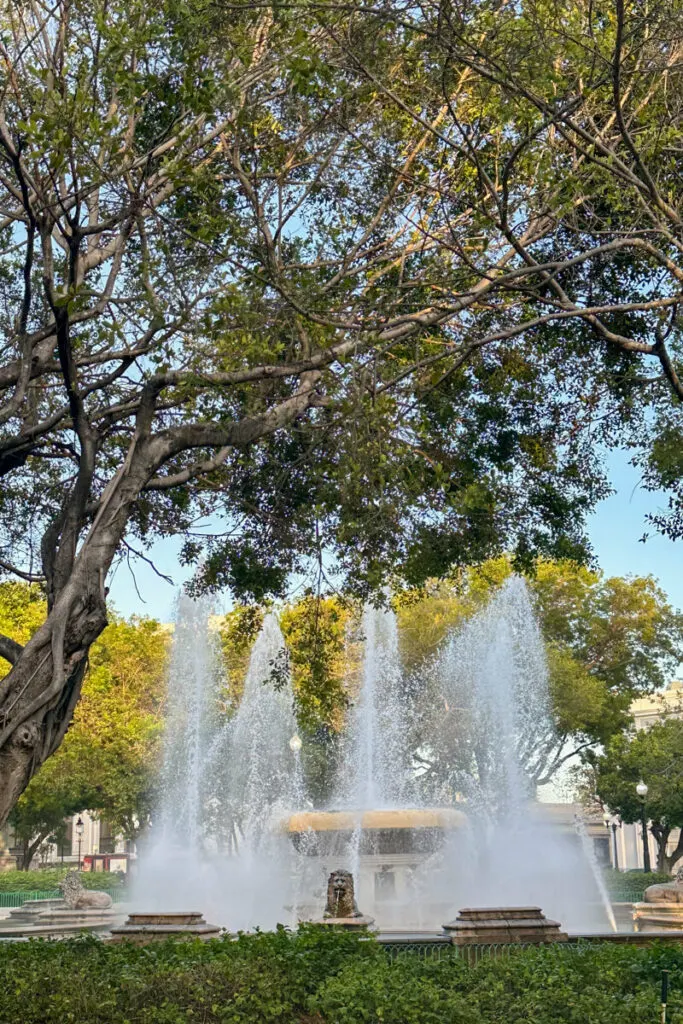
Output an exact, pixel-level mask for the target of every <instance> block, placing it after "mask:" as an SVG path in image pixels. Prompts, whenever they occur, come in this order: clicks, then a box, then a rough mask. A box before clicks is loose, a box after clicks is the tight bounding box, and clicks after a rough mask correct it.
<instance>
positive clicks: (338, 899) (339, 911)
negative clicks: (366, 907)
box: [324, 870, 362, 918]
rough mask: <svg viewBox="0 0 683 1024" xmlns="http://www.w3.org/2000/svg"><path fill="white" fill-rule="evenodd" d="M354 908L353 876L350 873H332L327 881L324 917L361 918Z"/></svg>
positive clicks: (355, 907)
mask: <svg viewBox="0 0 683 1024" xmlns="http://www.w3.org/2000/svg"><path fill="white" fill-rule="evenodd" d="M361 916H362V915H361V913H360V911H359V909H358V907H357V906H356V900H355V896H354V890H353V875H352V874H351V872H350V871H341V870H339V871H333V872H332V874H331V875H330V877H329V879H328V881H327V905H326V907H325V914H324V917H336V918H342V917H346V918H349V917H361Z"/></svg>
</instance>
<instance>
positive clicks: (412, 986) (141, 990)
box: [0, 926, 683, 1024]
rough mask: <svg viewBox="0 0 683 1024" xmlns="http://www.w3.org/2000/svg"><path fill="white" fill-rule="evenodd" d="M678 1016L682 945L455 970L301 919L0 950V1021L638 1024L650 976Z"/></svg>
mask: <svg viewBox="0 0 683 1024" xmlns="http://www.w3.org/2000/svg"><path fill="white" fill-rule="evenodd" d="M664 969H666V970H669V971H670V976H671V990H670V991H671V995H670V1005H671V1017H672V1019H674V1020H680V1019H681V1016H680V1015H681V1014H682V1013H683V998H682V996H681V993H682V992H683V949H681V948H680V947H675V946H654V947H651V948H646V949H643V948H639V947H634V946H615V945H611V944H609V943H595V944H586V945H584V946H579V947H576V946H562V945H557V946H551V947H538V948H528V949H512V950H509V951H508V953H507V955H505V956H504V957H499V958H496V957H493V958H490V959H486V960H483V961H481V962H479V963H478V964H476V965H475V966H468V964H467V963H466V962H465V961H464V960H459V959H458V958H457V955H456V954H455V952H451V954H450V955H449V956H447V957H446V958H445V959H443V960H442V961H439V962H429V961H423V960H419V959H417V958H414V957H413V956H412V955H410V954H402V955H400V956H399V957H398V958H396V959H393V960H392V959H390V958H389V956H388V955H387V954H386V953H385V952H384V950H383V949H382V947H381V946H380V945H379V944H378V943H377V942H375V941H374V940H373V939H372V938H369V937H367V936H362V935H361V936H359V935H356V934H349V933H339V932H333V931H331V930H329V929H324V928H319V927H314V926H304V927H302V928H301V929H299V931H298V932H296V933H292V932H289V931H286V930H285V929H284V928H279V929H278V930H277V931H275V932H264V933H256V934H254V935H243V936H240V937H239V938H238V939H237V941H231V940H229V939H220V940H214V941H212V942H209V943H201V942H175V943H174V942H165V943H159V944H155V945H150V946H146V947H142V948H140V947H136V946H131V945H129V944H126V943H124V944H122V945H118V946H116V945H106V944H104V943H102V942H100V941H98V940H97V939H93V938H87V939H83V940H76V941H69V942H40V941H32V942H27V943H5V944H0V1024H19V1022H21V1024H71V1022H74V1024H75V1022H78V1024H193V1022H200V1021H201V1022H202V1024H647V1022H648V1021H652V1022H655V1021H657V1020H658V1019H659V1014H658V1001H659V983H660V976H661V971H662V970H664Z"/></svg>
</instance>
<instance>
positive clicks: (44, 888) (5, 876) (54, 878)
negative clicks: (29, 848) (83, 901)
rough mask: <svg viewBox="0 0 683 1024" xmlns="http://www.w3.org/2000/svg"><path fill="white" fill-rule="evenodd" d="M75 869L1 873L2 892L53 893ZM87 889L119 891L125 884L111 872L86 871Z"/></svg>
mask: <svg viewBox="0 0 683 1024" xmlns="http://www.w3.org/2000/svg"><path fill="white" fill-rule="evenodd" d="M73 870H74V869H73V867H70V866H69V867H67V866H65V867H63V868H61V867H60V868H45V869H44V870H42V871H40V870H39V871H2V872H0V892H52V891H54V890H55V889H56V888H57V886H58V885H59V883H60V882H61V880H62V879H63V878H64V875H65V874H66V873H67V871H73ZM81 878H82V880H83V885H84V886H85V888H86V889H106V890H107V891H110V890H111V889H118V888H121V886H122V885H123V884H124V883H123V882H122V881H121V878H120V876H119V875H117V874H115V873H112V872H110V871H84V872H83V873H82V874H81Z"/></svg>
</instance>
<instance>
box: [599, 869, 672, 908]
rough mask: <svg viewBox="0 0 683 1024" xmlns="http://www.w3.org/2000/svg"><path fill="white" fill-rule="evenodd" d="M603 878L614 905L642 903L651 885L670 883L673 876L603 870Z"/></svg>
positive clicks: (657, 873)
mask: <svg viewBox="0 0 683 1024" xmlns="http://www.w3.org/2000/svg"><path fill="white" fill-rule="evenodd" d="M602 876H603V878H604V880H605V885H606V886H607V890H608V892H609V895H610V898H611V900H612V901H613V902H614V903H640V902H641V901H642V899H643V893H644V892H645V890H646V889H647V887H648V886H650V885H655V884H657V883H660V884H661V883H662V882H670V881H671V875H669V874H668V873H667V872H665V871H648V872H645V871H641V870H640V869H635V870H633V871H615V870H614V869H613V868H603V871H602Z"/></svg>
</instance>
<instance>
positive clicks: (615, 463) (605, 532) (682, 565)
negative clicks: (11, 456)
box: [110, 453, 683, 622]
mask: <svg viewBox="0 0 683 1024" xmlns="http://www.w3.org/2000/svg"><path fill="white" fill-rule="evenodd" d="M609 470H610V478H611V480H612V484H613V486H614V488H615V493H614V494H613V495H612V496H611V497H609V498H607V499H606V500H605V501H603V502H601V503H600V505H599V506H598V508H597V510H596V511H595V512H594V513H593V515H592V516H591V517H590V519H589V521H588V533H589V536H590V538H591V541H592V544H593V548H594V551H595V555H596V558H597V560H598V563H599V565H600V567H601V568H602V569H603V570H604V571H605V573H607V575H609V576H626V575H628V574H629V573H632V574H634V575H639V576H643V575H647V574H651V575H653V576H655V577H656V578H657V579H658V580H659V582H660V585H661V586H662V588H663V590H664V591H665V592H666V594H667V595H668V597H669V600H670V601H671V603H672V604H673V605H674V606H675V607H676V608H683V541H679V542H678V543H677V544H674V543H673V542H672V541H670V540H667V539H666V538H665V537H661V536H658V535H656V534H654V533H653V532H652V529H651V528H649V527H647V525H646V523H645V516H646V514H647V513H648V512H656V511H657V510H658V509H664V508H665V507H666V495H664V494H656V493H655V494H652V493H649V492H647V491H645V490H643V488H642V487H641V486H640V475H639V473H638V472H637V470H635V469H634V468H633V467H632V466H630V465H629V464H628V456H627V455H625V454H622V453H613V454H612V455H611V456H610V459H609ZM645 532H648V533H649V534H650V536H649V539H648V540H647V542H646V543H644V544H643V543H641V542H640V538H641V537H642V536H643V534H644V533H645ZM180 547H181V541H180V539H167V540H160V541H158V542H157V544H155V545H154V547H153V548H152V549H151V551H150V552H148V554H149V557H150V558H151V559H152V560H153V561H154V563H155V565H156V566H157V568H158V569H159V570H160V571H161V572H163V573H165V574H167V575H169V576H171V577H172V578H173V580H174V583H175V584H176V586H180V585H181V584H182V583H183V582H185V580H186V579H187V578H188V575H189V572H188V570H187V569H185V568H183V567H182V566H181V565H180V564H179V563H178V552H179V551H180ZM135 577H136V580H137V586H138V589H139V591H140V596H138V594H137V592H136V588H135V584H134V583H133V578H132V576H131V573H130V572H129V570H128V568H127V566H126V565H125V564H122V565H120V566H119V568H118V570H117V572H116V575H115V577H114V579H113V581H112V582H111V590H110V597H111V598H112V600H113V602H114V605H115V607H116V608H117V610H118V611H119V612H121V613H123V614H124V615H132V614H138V615H151V616H153V617H154V618H158V619H161V621H163V622H168V621H169V620H170V619H171V618H172V615H173V602H174V599H175V588H174V587H172V586H170V585H169V584H168V583H166V582H165V581H164V580H162V579H159V577H158V576H156V575H155V573H154V572H153V570H152V569H151V568H150V567H149V566H147V565H145V563H143V562H140V561H138V562H137V564H136V566H135ZM229 607H230V599H229V597H228V596H227V595H226V596H224V597H223V598H219V600H218V602H217V609H216V610H217V611H219V612H220V611H227V610H228V609H229Z"/></svg>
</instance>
